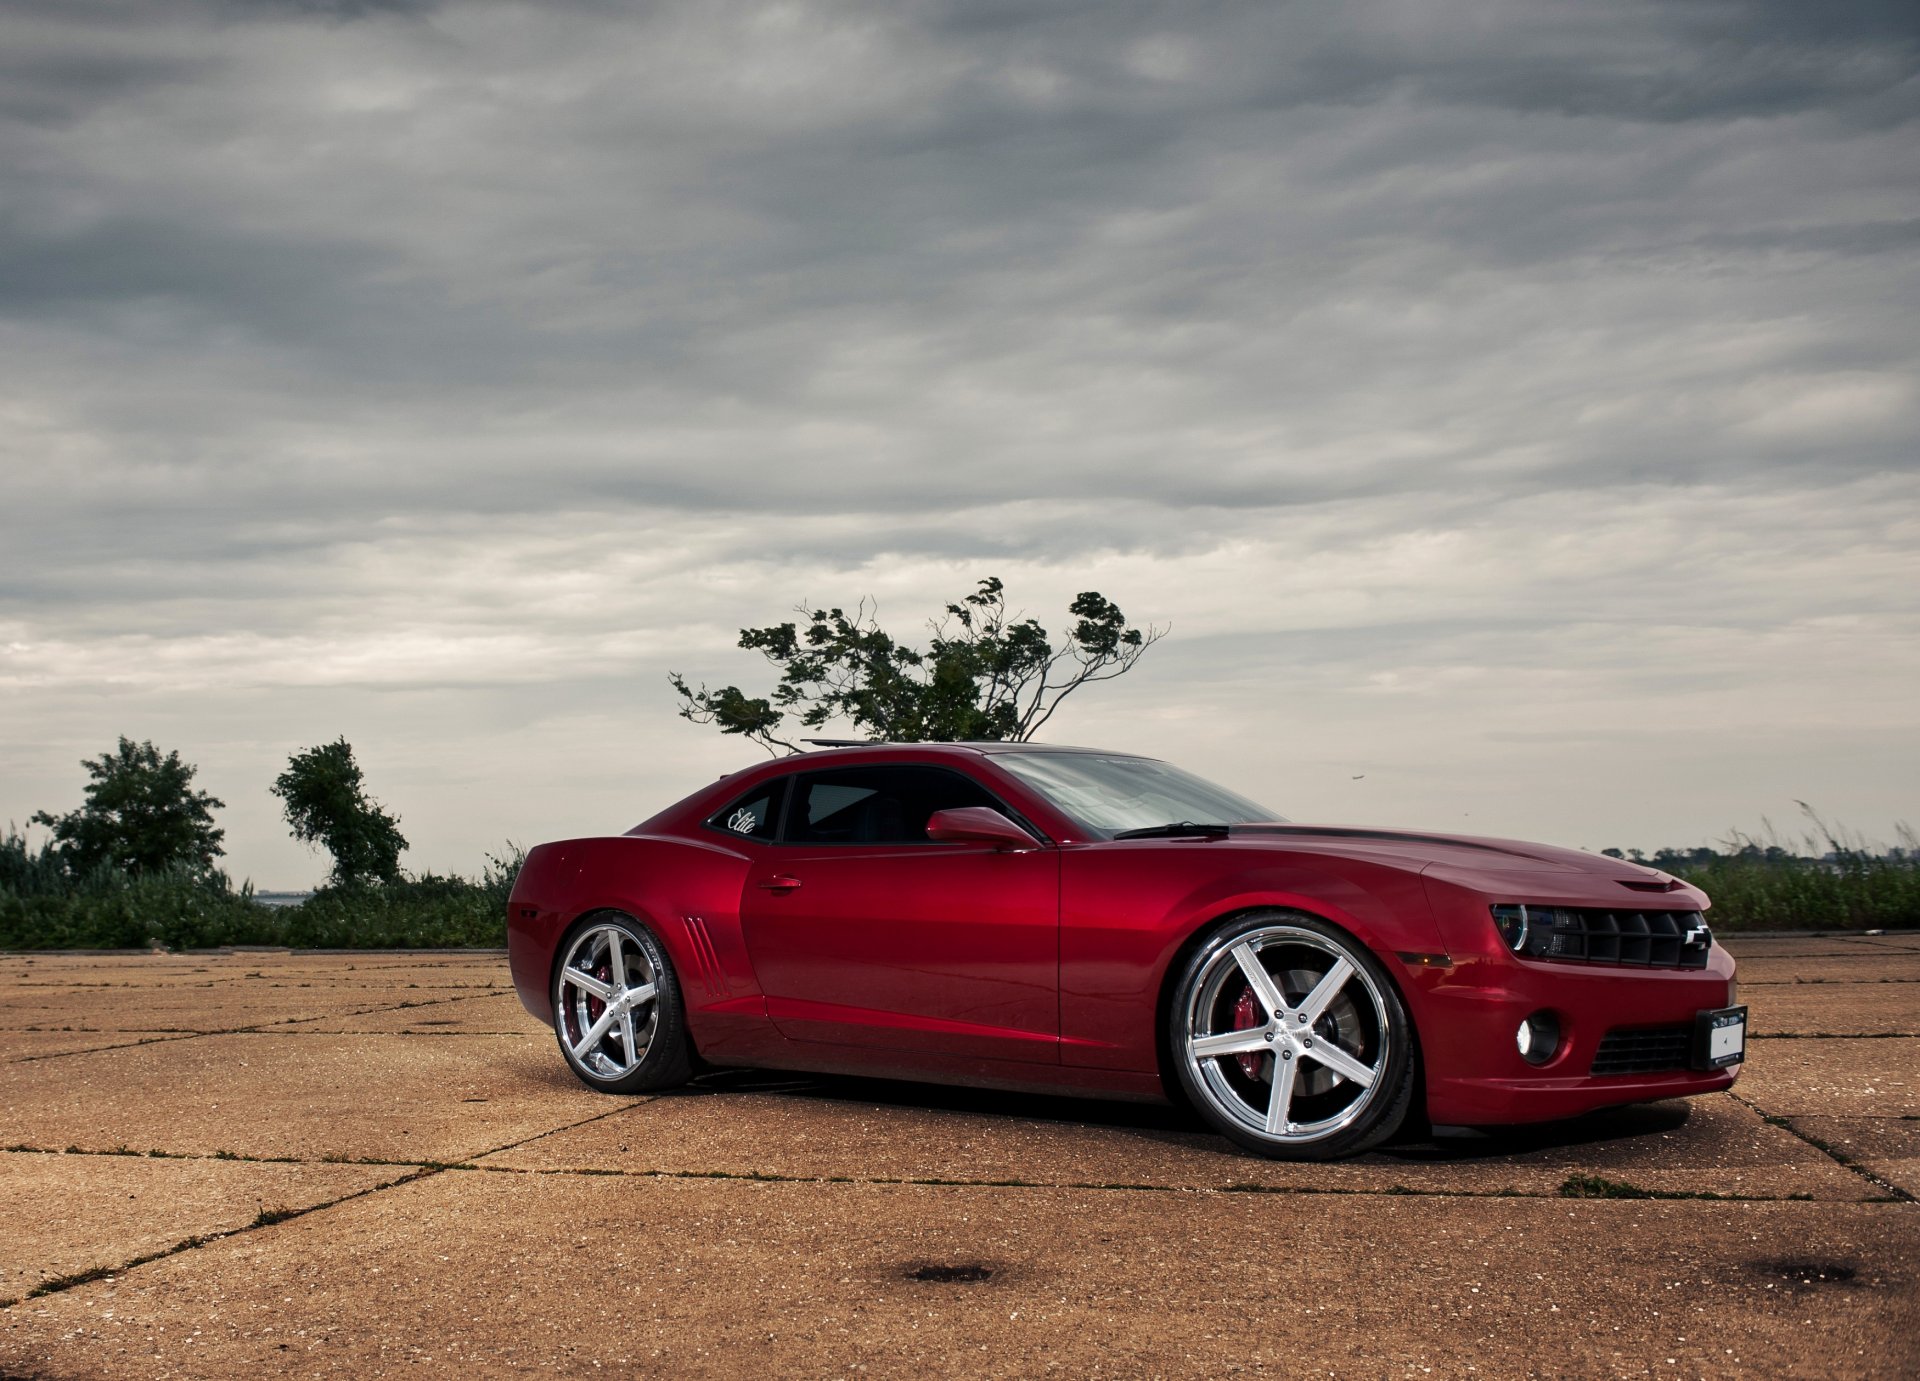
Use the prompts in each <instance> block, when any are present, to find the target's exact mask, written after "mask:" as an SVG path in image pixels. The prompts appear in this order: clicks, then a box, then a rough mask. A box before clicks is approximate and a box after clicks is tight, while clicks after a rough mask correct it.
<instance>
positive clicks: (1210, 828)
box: [1114, 820, 1231, 839]
mask: <svg viewBox="0 0 1920 1381" xmlns="http://www.w3.org/2000/svg"><path fill="white" fill-rule="evenodd" d="M1229 829H1231V826H1228V825H1197V824H1195V823H1194V822H1193V821H1191V820H1176V821H1174V822H1173V823H1172V824H1170V825H1148V826H1146V827H1145V828H1143V829H1137V830H1121V831H1120V833H1118V834H1116V835H1114V838H1115V839H1175V838H1187V837H1191V838H1194V839H1225V838H1226V837H1227V832H1228V830H1229Z"/></svg>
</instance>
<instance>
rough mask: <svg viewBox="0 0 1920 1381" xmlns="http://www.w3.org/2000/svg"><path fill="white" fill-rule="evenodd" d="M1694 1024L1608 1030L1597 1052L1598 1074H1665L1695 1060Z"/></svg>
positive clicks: (1594, 1070) (1594, 1064) (1595, 1057)
mask: <svg viewBox="0 0 1920 1381" xmlns="http://www.w3.org/2000/svg"><path fill="white" fill-rule="evenodd" d="M1692 1056H1693V1028H1692V1027H1691V1026H1640V1027H1622V1028H1619V1029H1616V1030H1613V1031H1609V1032H1607V1034H1606V1035H1605V1036H1603V1037H1602V1038H1601V1040H1600V1048H1599V1049H1598V1050H1596V1051H1595V1052H1594V1054H1593V1069H1592V1070H1591V1073H1594V1074H1661V1073H1665V1072H1667V1071H1670V1070H1675V1069H1686V1068H1687V1067H1688V1066H1689V1065H1690V1064H1691V1062H1692Z"/></svg>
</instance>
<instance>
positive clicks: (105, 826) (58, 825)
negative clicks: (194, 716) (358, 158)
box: [31, 737, 226, 877]
mask: <svg viewBox="0 0 1920 1381" xmlns="http://www.w3.org/2000/svg"><path fill="white" fill-rule="evenodd" d="M80 765H81V766H82V767H84V768H86V769H87V775H88V776H89V777H91V778H92V779H93V780H92V781H91V782H89V783H88V784H87V790H86V797H87V799H86V804H84V805H82V806H81V807H80V809H78V810H74V811H69V812H67V813H66V814H65V815H52V814H49V813H48V812H46V811H44V810H43V811H39V812H37V813H36V814H35V815H34V816H33V819H32V822H31V823H33V824H36V825H48V826H51V827H52V829H53V846H52V847H53V852H54V854H55V855H56V856H57V858H58V860H59V863H60V866H61V867H63V868H65V869H66V870H67V871H68V872H70V873H73V874H76V875H85V874H90V873H94V872H98V871H100V870H102V869H113V870H115V871H118V872H124V873H129V874H132V875H134V876H136V877H145V876H150V875H154V874H163V873H165V874H184V875H189V876H210V875H211V874H212V872H213V861H214V859H216V858H218V857H219V856H220V855H221V854H222V853H224V852H225V850H223V849H222V848H221V847H220V840H221V838H222V837H223V836H224V834H225V831H224V830H218V829H215V828H214V825H213V812H214V811H215V810H216V809H218V808H220V807H221V806H224V805H225V804H226V802H224V801H219V800H216V799H214V798H213V797H212V796H209V795H208V794H207V793H206V792H204V791H195V790H194V789H193V774H194V772H195V771H196V770H197V769H196V768H195V767H194V766H193V764H192V763H185V762H181V761H180V755H179V754H178V753H169V754H167V755H166V757H164V758H163V757H161V756H160V750H159V749H157V748H155V747H154V746H153V744H151V743H135V742H134V741H133V740H132V739H130V738H125V737H122V738H121V740H120V743H119V746H118V747H117V748H116V749H115V750H114V751H113V752H111V753H102V754H101V755H100V756H99V757H97V758H82V759H81V760H80Z"/></svg>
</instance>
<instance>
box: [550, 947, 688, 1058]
mask: <svg viewBox="0 0 1920 1381" xmlns="http://www.w3.org/2000/svg"><path fill="white" fill-rule="evenodd" d="M553 1030H554V1034H555V1035H556V1036H557V1037H559V1040H560V1053H561V1054H563V1055H564V1056H566V1060H567V1065H568V1067H569V1068H571V1069H572V1070H573V1072H574V1073H575V1074H577V1075H579V1076H580V1079H581V1081H582V1082H583V1083H585V1084H586V1085H587V1086H588V1087H590V1088H595V1089H599V1090H600V1091H601V1092H602V1093H640V1092H643V1091H645V1090H649V1089H661V1088H672V1087H674V1086H675V1085H677V1084H683V1083H685V1082H686V1081H687V1078H688V1076H689V1075H690V1074H691V1073H692V1068H693V1063H692V1053H693V1052H692V1043H691V1042H690V1041H689V1040H688V1038H687V1025H686V1016H685V1008H684V1007H683V1006H682V1004H681V1001H680V985H679V983H678V982H677V981H676V980H675V978H674V974H673V964H672V962H671V961H670V960H669V959H668V958H667V953H666V951H665V950H664V949H663V948H661V945H660V941H659V940H658V939H657V938H655V936H654V934H653V932H652V931H650V930H648V929H647V928H646V927H645V926H644V925H642V924H641V923H640V922H638V921H636V920H634V919H632V918H631V917H628V916H619V915H613V914H602V915H600V916H596V917H592V918H590V919H589V920H587V921H585V922H583V923H582V924H581V925H579V926H578V927H576V928H575V930H574V931H573V933H572V934H571V935H569V936H568V937H567V940H566V942H565V944H564V945H563V946H562V949H561V956H560V963H559V965H558V966H557V967H556V968H555V969H554V972H553Z"/></svg>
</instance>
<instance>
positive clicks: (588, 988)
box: [560, 967, 613, 1002]
mask: <svg viewBox="0 0 1920 1381" xmlns="http://www.w3.org/2000/svg"><path fill="white" fill-rule="evenodd" d="M560 981H561V982H562V983H566V984H570V985H571V986H573V987H575V988H578V989H579V990H580V991H581V992H583V993H586V994H588V995H589V996H591V997H597V998H599V999H600V1000H601V1001H602V1002H608V1001H611V1000H612V998H613V989H612V988H610V987H608V986H607V985H606V984H605V983H602V982H601V981H600V980H599V979H597V978H595V977H594V976H593V975H592V974H590V973H583V972H581V971H580V970H579V969H576V968H571V967H569V968H565V969H562V970H561V971H560Z"/></svg>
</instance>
